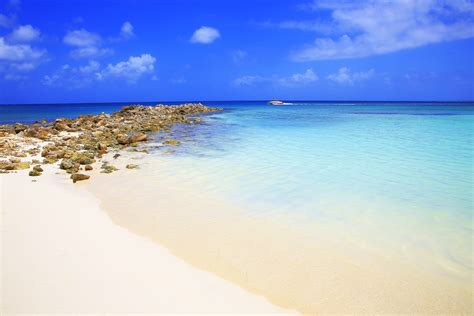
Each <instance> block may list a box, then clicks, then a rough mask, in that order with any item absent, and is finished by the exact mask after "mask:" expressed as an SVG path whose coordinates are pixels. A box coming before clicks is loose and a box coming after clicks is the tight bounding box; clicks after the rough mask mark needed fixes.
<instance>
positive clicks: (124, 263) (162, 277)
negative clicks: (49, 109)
mask: <svg viewBox="0 0 474 316" xmlns="http://www.w3.org/2000/svg"><path fill="white" fill-rule="evenodd" d="M48 167H49V168H48ZM46 168H47V170H45V173H44V174H43V175H42V176H40V177H36V178H33V177H29V176H28V175H27V171H21V172H18V173H17V174H7V175H0V201H1V226H0V228H1V234H0V236H1V239H2V240H1V243H2V247H1V250H2V253H1V261H0V262H1V264H2V270H1V271H2V273H1V295H0V298H1V310H0V311H1V314H2V315H11V314H20V313H28V314H31V313H35V314H38V313H45V314H52V313H108V314H113V313H246V314H248V313H256V314H261V313H272V314H273V313H290V312H289V311H287V310H283V309H280V308H278V307H275V306H273V305H271V304H270V303H269V302H268V301H266V300H265V299H264V298H263V297H261V296H257V295H255V294H252V293H249V292H246V291H245V290H243V289H242V288H240V287H238V286H236V285H233V284H232V283H229V282H227V281H225V280H223V279H221V278H219V277H217V276H215V275H213V274H211V273H208V272H205V271H201V270H199V269H196V268H194V267H192V266H190V265H189V264H187V263H186V262H184V261H182V260H180V259H178V258H177V257H175V256H173V255H172V254H171V253H170V252H169V251H168V250H167V249H166V248H164V247H161V246H160V245H158V244H156V243H153V242H152V241H150V240H148V239H146V238H143V237H140V236H138V235H135V234H133V233H131V232H129V231H128V230H126V229H124V228H122V227H120V226H118V225H116V224H114V223H113V222H112V221H111V220H110V218H109V217H108V216H107V214H106V213H105V212H104V211H103V210H102V209H101V208H100V207H99V201H98V200H97V199H96V198H95V197H94V196H93V195H92V194H91V193H89V192H88V191H87V190H86V189H85V187H86V186H87V184H86V183H77V184H72V183H71V181H70V180H69V179H68V178H67V175H66V174H55V173H57V172H58V170H57V169H56V168H57V167H53V166H46ZM110 179H113V178H110ZM32 180H36V182H33V181H32ZM91 181H92V180H91ZM112 183H113V182H112ZM112 183H111V184H112Z"/></svg>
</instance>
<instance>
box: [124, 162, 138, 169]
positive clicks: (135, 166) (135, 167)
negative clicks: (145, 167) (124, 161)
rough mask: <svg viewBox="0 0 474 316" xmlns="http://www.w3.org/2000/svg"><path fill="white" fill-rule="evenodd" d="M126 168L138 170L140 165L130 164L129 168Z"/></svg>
mask: <svg viewBox="0 0 474 316" xmlns="http://www.w3.org/2000/svg"><path fill="white" fill-rule="evenodd" d="M125 168H127V169H138V165H135V164H133V163H130V164H128V165H127V166H125Z"/></svg>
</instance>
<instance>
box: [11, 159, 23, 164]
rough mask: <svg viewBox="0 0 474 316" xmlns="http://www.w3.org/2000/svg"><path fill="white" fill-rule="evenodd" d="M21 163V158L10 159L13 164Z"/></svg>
mask: <svg viewBox="0 0 474 316" xmlns="http://www.w3.org/2000/svg"><path fill="white" fill-rule="evenodd" d="M20 161H21V159H20V158H10V162H11V163H19V162H20Z"/></svg>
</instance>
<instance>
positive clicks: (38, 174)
mask: <svg viewBox="0 0 474 316" xmlns="http://www.w3.org/2000/svg"><path fill="white" fill-rule="evenodd" d="M28 174H29V175H30V177H37V176H40V175H41V172H40V171H37V170H34V169H33V170H31V171H30V173H28Z"/></svg>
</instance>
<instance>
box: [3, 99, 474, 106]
mask: <svg viewBox="0 0 474 316" xmlns="http://www.w3.org/2000/svg"><path fill="white" fill-rule="evenodd" d="M268 101H270V99H254V100H247V99H246V100H160V101H104V102H100V101H87V102H52V103H0V106H3V105H64V104H117V103H126V104H132V103H133V104H140V103H156V104H160V103H173V102H176V104H180V103H196V102H201V103H204V102H268ZM286 101H288V102H314V103H337V102H344V103H348V102H351V103H379V102H383V103H411V102H413V103H474V99H473V100H455V101H454V100H310V99H302V100H296V99H294V100H292V99H286Z"/></svg>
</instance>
